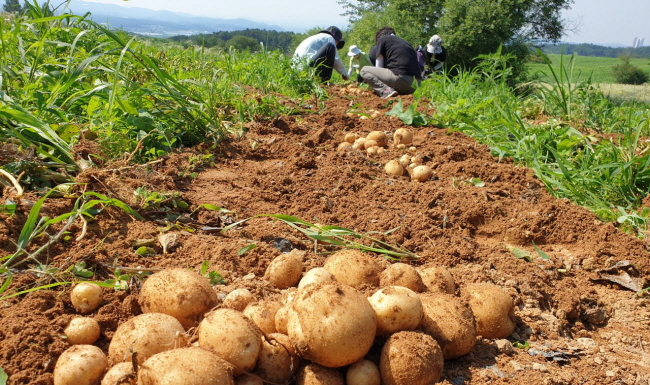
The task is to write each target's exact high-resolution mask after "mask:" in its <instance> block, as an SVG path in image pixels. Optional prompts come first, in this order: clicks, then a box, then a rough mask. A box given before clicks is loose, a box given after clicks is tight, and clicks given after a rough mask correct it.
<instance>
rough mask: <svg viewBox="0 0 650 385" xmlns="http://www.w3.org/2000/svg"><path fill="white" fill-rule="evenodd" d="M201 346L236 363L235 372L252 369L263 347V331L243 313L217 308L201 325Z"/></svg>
mask: <svg viewBox="0 0 650 385" xmlns="http://www.w3.org/2000/svg"><path fill="white" fill-rule="evenodd" d="M198 335H199V346H200V347H202V348H206V349H209V350H212V351H213V352H215V353H216V354H217V355H218V356H219V357H221V358H223V359H224V360H226V361H228V362H230V363H231V364H233V365H234V373H235V374H242V373H244V372H249V371H251V370H252V369H253V368H254V367H255V363H256V362H257V357H258V356H259V354H260V351H261V350H262V339H261V337H262V333H261V332H260V330H259V329H258V328H257V326H255V324H254V323H253V322H252V321H251V320H249V319H248V318H246V316H244V315H243V314H242V313H241V312H238V311H236V310H232V309H216V310H213V311H211V312H209V313H208V314H206V315H205V318H204V319H203V321H201V323H200V324H199V331H198Z"/></svg>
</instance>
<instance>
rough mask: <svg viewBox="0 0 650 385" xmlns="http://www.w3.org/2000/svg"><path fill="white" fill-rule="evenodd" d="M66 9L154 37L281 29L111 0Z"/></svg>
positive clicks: (79, 4) (79, 2)
mask: <svg viewBox="0 0 650 385" xmlns="http://www.w3.org/2000/svg"><path fill="white" fill-rule="evenodd" d="M67 11H68V12H72V13H74V14H77V15H83V14H86V13H88V12H90V13H91V14H92V19H93V20H94V21H95V22H97V23H101V24H106V25H108V26H110V27H111V28H120V29H123V30H125V31H128V32H132V33H135V34H138V35H145V36H153V37H169V36H177V35H196V34H200V33H204V34H207V33H212V32H219V31H239V30H244V29H265V30H271V31H284V30H283V29H282V28H281V27H279V26H277V25H270V24H266V23H260V22H255V21H251V20H246V19H217V18H210V17H201V16H194V15H190V14H186V13H179V12H170V11H154V10H151V9H145V8H131V7H121V6H119V5H113V4H105V3H92V2H87V1H77V0H73V1H71V2H70V6H69V9H68V10H67Z"/></svg>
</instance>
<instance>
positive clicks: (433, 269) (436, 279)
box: [419, 266, 456, 294]
mask: <svg viewBox="0 0 650 385" xmlns="http://www.w3.org/2000/svg"><path fill="white" fill-rule="evenodd" d="M419 273H420V277H421V278H422V282H423V283H424V286H426V287H427V290H428V291H429V292H432V293H447V294H454V293H455V292H456V283H455V281H454V277H452V275H451V273H450V272H449V270H447V269H446V268H444V267H442V266H428V267H424V268H421V269H420V270H419Z"/></svg>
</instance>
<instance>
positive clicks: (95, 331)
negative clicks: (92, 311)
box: [63, 317, 101, 345]
mask: <svg viewBox="0 0 650 385" xmlns="http://www.w3.org/2000/svg"><path fill="white" fill-rule="evenodd" d="M63 334H65V336H66V339H67V341H68V343H69V344H70V345H92V344H94V343H95V341H97V339H98V338H99V335H100V334H101V328H100V327H99V323H97V321H95V319H93V318H90V317H76V318H73V319H71V320H70V322H69V323H68V326H66V328H65V329H64V330H63Z"/></svg>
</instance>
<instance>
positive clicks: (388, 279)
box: [379, 263, 426, 293]
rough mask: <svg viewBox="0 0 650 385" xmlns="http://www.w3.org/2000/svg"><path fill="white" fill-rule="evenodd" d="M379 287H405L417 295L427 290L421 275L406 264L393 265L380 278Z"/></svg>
mask: <svg viewBox="0 0 650 385" xmlns="http://www.w3.org/2000/svg"><path fill="white" fill-rule="evenodd" d="M379 286H381V287H387V286H404V287H407V288H409V289H411V290H413V291H414V292H416V293H420V292H423V291H424V290H425V289H426V286H424V282H422V278H421V277H420V274H419V273H418V272H417V271H416V270H415V268H414V267H413V266H411V265H407V264H406V263H393V264H391V265H390V266H388V268H386V270H384V271H382V273H381V274H380V276H379Z"/></svg>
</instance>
